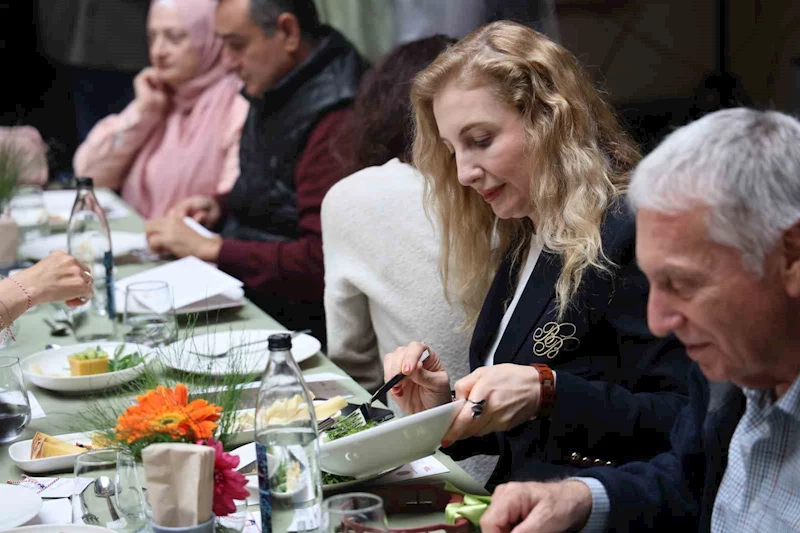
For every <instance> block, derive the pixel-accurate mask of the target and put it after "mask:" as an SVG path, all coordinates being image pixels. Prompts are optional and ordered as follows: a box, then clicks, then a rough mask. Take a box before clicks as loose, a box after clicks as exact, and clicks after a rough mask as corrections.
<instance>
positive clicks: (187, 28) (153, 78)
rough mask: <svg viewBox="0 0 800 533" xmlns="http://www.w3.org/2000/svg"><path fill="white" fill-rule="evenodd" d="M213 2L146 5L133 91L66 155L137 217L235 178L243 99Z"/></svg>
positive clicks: (225, 187)
mask: <svg viewBox="0 0 800 533" xmlns="http://www.w3.org/2000/svg"><path fill="white" fill-rule="evenodd" d="M215 5H216V2H214V0H154V1H153V2H152V4H151V6H150V14H149V17H148V22H147V34H148V39H149V42H150V62H151V65H152V66H150V67H147V68H146V69H144V70H143V71H142V72H140V73H139V74H138V75H137V76H136V79H135V80H134V89H135V91H136V98H135V99H134V101H133V102H131V103H130V105H128V107H127V108H126V109H125V110H124V111H123V112H122V113H120V114H119V115H111V116H109V117H106V118H105V119H103V120H101V121H100V122H99V123H98V124H97V125H96V126H95V127H94V128H93V129H92V131H91V133H90V134H89V136H88V137H87V139H86V141H85V142H84V143H83V144H82V145H81V146H80V148H78V151H77V153H76V154H75V160H74V161H73V166H74V168H75V173H76V175H78V176H89V177H92V178H94V182H95V184H96V185H99V186H105V187H111V188H113V189H117V190H121V192H122V197H123V198H124V199H125V200H126V201H127V202H128V203H130V204H131V205H132V206H133V207H135V208H136V210H137V211H139V213H141V214H142V215H143V216H144V217H146V218H152V217H158V216H162V215H164V214H165V213H166V212H167V211H168V210H169V208H170V207H172V206H173V205H174V204H175V203H176V202H178V201H179V200H182V199H184V198H187V197H189V196H194V195H216V194H224V193H226V192H228V191H229V190H230V188H231V187H232V186H233V183H234V182H235V181H236V178H237V177H238V176H239V137H240V136H241V131H242V125H243V124H244V120H245V116H246V115H247V110H248V103H247V101H246V100H245V99H244V98H243V97H242V96H241V95H240V94H239V91H240V89H241V82H240V80H239V79H238V78H237V77H236V76H235V75H234V74H233V73H231V72H230V70H229V69H228V68H227V67H226V64H225V62H224V60H223V56H222V41H221V40H220V39H219V38H217V37H216V36H215V34H214V8H215Z"/></svg>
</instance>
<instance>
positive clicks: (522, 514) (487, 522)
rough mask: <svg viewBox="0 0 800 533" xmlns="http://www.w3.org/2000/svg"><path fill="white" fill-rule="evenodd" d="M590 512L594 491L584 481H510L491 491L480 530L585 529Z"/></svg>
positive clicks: (554, 532)
mask: <svg viewBox="0 0 800 533" xmlns="http://www.w3.org/2000/svg"><path fill="white" fill-rule="evenodd" d="M591 511H592V493H591V491H590V490H589V487H588V486H586V484H585V483H583V482H581V481H576V480H567V481H560V482H556V483H507V484H505V485H499V486H498V487H497V488H496V489H495V491H494V494H492V504H491V505H490V506H489V509H487V511H486V512H485V513H484V514H483V517H482V518H481V531H483V533H509V532H510V533H558V532H561V531H568V530H571V529H573V528H582V527H583V526H584V525H585V524H586V521H587V520H588V519H589V514H590V513H591Z"/></svg>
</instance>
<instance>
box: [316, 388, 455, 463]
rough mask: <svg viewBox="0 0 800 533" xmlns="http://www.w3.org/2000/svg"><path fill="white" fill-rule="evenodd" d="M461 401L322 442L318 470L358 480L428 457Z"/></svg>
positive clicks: (435, 447) (450, 422)
mask: <svg viewBox="0 0 800 533" xmlns="http://www.w3.org/2000/svg"><path fill="white" fill-rule="evenodd" d="M464 402H465V400H458V401H455V402H451V403H448V404H445V405H440V406H439V407H434V408H433V409H428V410H427V411H422V412H420V413H416V414H413V415H408V416H404V417H402V418H395V419H393V420H389V421H387V422H384V423H382V424H380V425H379V426H377V427H374V428H370V429H367V430H365V431H361V432H360V433H355V434H353V435H348V436H347V437H342V438H341V439H337V440H335V441H333V442H321V443H320V446H319V461H320V467H321V468H322V469H323V470H325V471H326V472H330V473H331V474H336V475H339V476H350V477H354V478H358V479H361V478H365V477H368V476H372V475H375V474H377V473H379V472H384V471H386V470H389V469H391V468H394V467H396V466H400V465H403V464H405V463H410V462H411V461H416V460H417V459H421V458H422V457H427V456H429V455H431V454H433V453H434V452H436V450H437V449H439V446H440V445H441V442H442V437H444V435H445V433H447V429H448V428H449V427H450V424H452V423H453V420H455V417H456V415H457V414H458V412H459V411H460V410H461V407H462V406H463V405H464Z"/></svg>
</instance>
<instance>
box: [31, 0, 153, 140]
mask: <svg viewBox="0 0 800 533" xmlns="http://www.w3.org/2000/svg"><path fill="white" fill-rule="evenodd" d="M149 3H150V2H149V0H70V1H69V2H64V1H63V0H38V12H37V14H38V23H39V39H40V41H41V44H42V48H43V51H44V52H45V53H46V54H47V56H48V57H49V58H50V59H51V60H53V61H55V62H56V63H59V64H61V65H66V66H68V72H69V75H70V78H71V92H72V103H73V106H74V111H75V119H76V122H77V129H78V141H79V142H82V141H83V140H84V139H85V138H86V136H87V135H88V134H89V131H90V130H91V129H92V127H93V126H94V125H95V124H96V123H97V122H98V121H99V120H100V119H102V118H103V117H105V116H107V115H109V114H111V113H119V112H120V111H121V110H122V109H123V108H124V107H125V106H126V105H127V104H128V103H129V102H130V101H131V100H132V99H133V97H134V91H133V78H134V77H135V76H136V73H137V72H139V71H140V70H141V69H142V68H144V67H145V66H147V38H146V33H145V27H146V21H147V10H148V6H149Z"/></svg>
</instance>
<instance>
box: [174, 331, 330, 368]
mask: <svg viewBox="0 0 800 533" xmlns="http://www.w3.org/2000/svg"><path fill="white" fill-rule="evenodd" d="M275 333H286V330H279V329H248V330H240V331H224V332H219V333H210V334H207V335H198V336H196V337H191V338H189V339H185V340H180V341H177V342H174V343H172V344H170V345H169V346H167V347H166V348H165V349H164V351H163V352H164V353H163V355H162V357H161V359H162V361H163V362H164V364H165V365H167V366H169V367H170V368H173V369H175V370H181V371H183V372H191V373H194V374H209V375H212V376H226V375H232V374H261V373H262V372H264V369H265V368H266V367H267V362H268V361H269V350H268V348H267V338H268V337H269V336H270V335H272V334H275ZM253 341H263V342H259V343H258V344H253V345H250V346H243V347H241V348H235V349H234V351H233V353H232V354H231V355H227V356H225V357H220V358H210V357H203V356H201V355H196V354H197V353H200V354H217V353H222V352H224V351H225V350H228V349H229V348H230V347H231V346H236V345H240V344H244V343H249V342H253ZM321 347H322V345H321V344H320V342H319V341H318V340H317V339H316V338H314V337H312V336H311V335H306V334H305V333H302V334H300V335H298V336H297V337H295V338H293V339H292V355H293V356H294V360H295V361H296V362H297V363H301V362H303V361H305V360H306V359H309V358H311V357H313V356H314V355H315V354H317V353H318V352H319V350H320V348H321ZM190 352H195V353H190Z"/></svg>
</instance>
